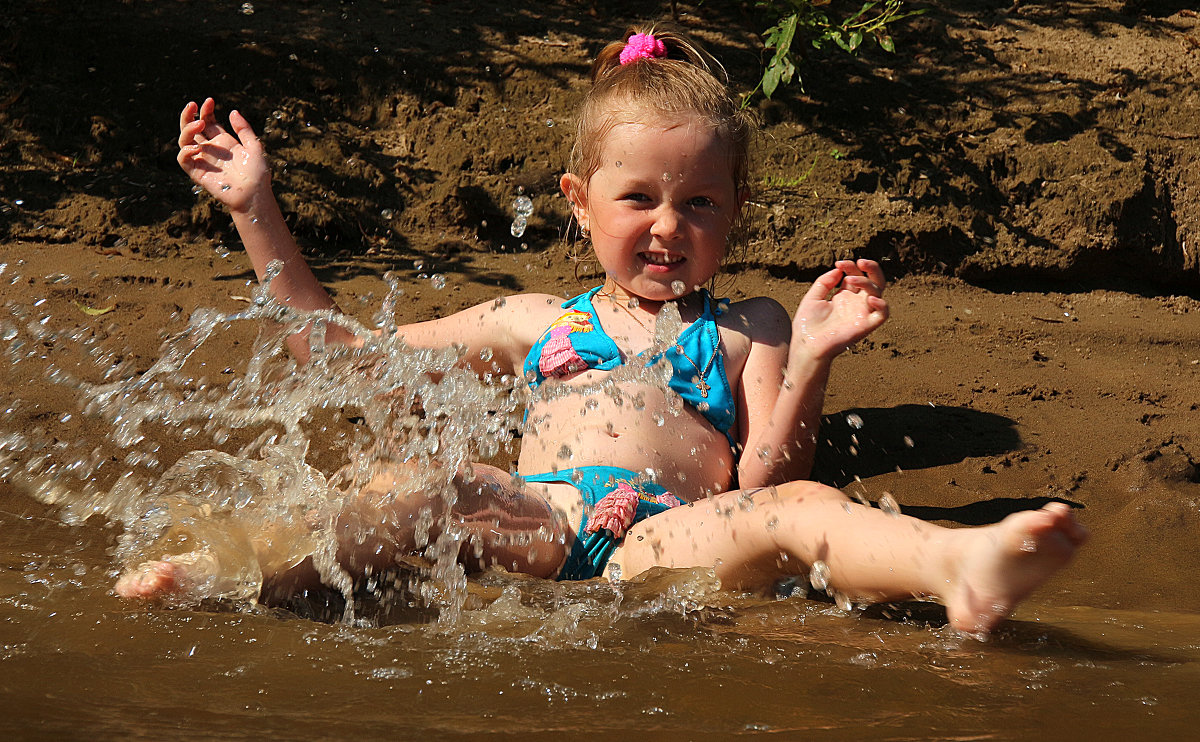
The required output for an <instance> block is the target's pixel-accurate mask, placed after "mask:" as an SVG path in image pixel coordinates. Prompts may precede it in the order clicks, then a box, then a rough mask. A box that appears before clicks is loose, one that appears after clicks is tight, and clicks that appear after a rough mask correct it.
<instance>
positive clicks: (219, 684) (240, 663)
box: [0, 488, 1200, 739]
mask: <svg viewBox="0 0 1200 742" xmlns="http://www.w3.org/2000/svg"><path fill="white" fill-rule="evenodd" d="M0 529H2V532H3V533H4V534H5V537H4V541H3V546H2V547H0V560H2V563H3V570H2V571H0V595H2V596H3V597H2V598H0V663H2V667H3V673H2V674H0V688H2V693H0V697H2V698H3V699H4V706H5V709H6V711H5V713H4V714H3V715H0V736H3V737H4V738H6V739H21V738H33V737H39V738H47V737H49V738H54V737H59V736H88V737H93V738H94V737H107V736H117V735H120V736H121V737H123V738H165V737H174V736H176V735H178V734H179V733H180V731H181V730H185V729H186V730H190V731H189V733H190V734H195V735H196V736H199V737H205V738H254V739H262V738H264V737H266V738H270V737H273V736H274V737H283V738H297V737H315V736H320V737H327V736H328V737H335V738H343V737H352V736H353V737H359V736H367V735H375V734H389V735H393V736H395V735H397V734H399V735H401V738H406V737H408V736H410V735H414V734H416V733H417V732H421V733H424V734H433V735H435V736H436V737H438V738H441V737H475V736H478V735H480V734H483V733H493V734H494V733H499V734H502V735H514V736H515V735H516V734H518V733H527V732H533V733H538V732H540V733H548V732H554V733H561V732H568V733H570V732H589V733H600V734H601V735H602V736H604V737H612V736H617V735H618V734H625V733H653V736H655V737H656V738H666V739H675V738H677V739H720V738H725V737H728V736H732V735H737V734H745V733H750V732H762V733H779V732H803V733H804V735H805V736H806V737H808V736H819V737H821V738H827V739H862V738H870V739H964V738H973V739H974V738H980V739H1034V738H1054V737H1059V738H1065V739H1078V738H1082V737H1085V736H1087V737H1090V738H1093V739H1119V738H1137V739H1149V738H1175V737H1177V738H1186V735H1187V734H1190V733H1191V730H1192V721H1193V718H1192V717H1193V712H1192V710H1191V709H1192V706H1193V703H1194V699H1193V698H1192V697H1191V691H1190V690H1189V689H1194V688H1196V687H1198V684H1200V618H1197V617H1196V616H1193V615H1183V614H1178V615H1172V614H1162V613H1156V614H1140V613H1133V612H1119V611H1111V610H1104V611H1101V610H1096V609H1090V608H1082V607H1079V608H1071V607H1067V608H1055V609H1048V608H1042V607H1033V608H1029V609H1026V610H1023V611H1022V612H1021V613H1019V614H1018V619H1019V620H1017V621H1014V622H1011V623H1010V624H1008V625H1007V626H1006V628H1005V629H1004V630H1003V631H1002V632H1001V633H1000V634H998V635H997V636H995V637H993V638H992V639H991V640H990V641H988V642H986V643H981V642H978V641H975V640H972V639H962V638H959V637H956V636H953V635H952V634H950V633H949V632H947V631H946V630H945V629H944V628H938V627H937V626H936V618H937V611H936V610H934V611H926V612H924V615H925V617H927V618H931V619H935V620H934V623H933V625H930V624H926V623H924V622H921V621H917V620H914V619H911V618H910V619H908V620H903V621H902V620H897V619H885V618H882V617H877V616H869V615H863V614H859V613H855V614H852V615H847V614H845V613H843V612H842V611H840V610H838V609H837V608H836V607H834V606H832V605H831V604H829V603H826V602H818V601H815V600H807V599H803V598H791V599H787V600H778V601H774V600H761V599H750V598H745V597H738V596H730V595H724V594H720V593H715V594H714V593H712V592H711V589H710V588H709V587H708V586H707V581H706V580H705V579H704V576H703V575H693V574H686V575H671V576H668V577H666V578H659V579H658V580H657V582H656V583H655V584H652V585H646V586H640V587H639V586H629V587H628V588H627V589H626V594H624V595H622V596H621V597H620V604H619V605H617V601H618V597H617V596H616V595H615V594H614V593H613V591H612V590H611V589H610V588H608V587H607V586H604V585H600V584H596V585H590V586H575V587H574V588H572V589H563V588H561V587H560V586H556V585H551V584H549V583H540V582H537V581H530V580H523V579H520V578H516V577H504V578H489V579H488V580H485V582H486V583H487V584H486V585H484V586H481V587H479V590H481V591H483V590H485V589H486V590H487V591H488V592H489V595H488V597H489V598H492V597H494V596H495V594H496V593H497V592H499V593H500V597H498V598H495V600H494V601H493V602H492V603H491V604H489V605H488V606H486V607H479V608H475V609H467V610H465V611H464V613H463V615H462V618H461V619H460V621H459V623H458V624H457V625H456V626H454V627H451V628H446V627H443V626H440V625H439V624H437V623H432V622H428V621H417V620H410V621H401V622H399V623H396V624H392V625H385V626H380V627H355V626H348V625H345V624H339V623H321V622H316V621H311V620H306V619H301V618H296V617H294V616H292V615H289V614H287V613H283V612H279V611H274V612H271V611H266V610H259V611H256V612H240V613H239V612H221V611H194V610H183V609H178V610H164V609H154V608H146V607H144V606H139V605H132V604H129V603H127V602H124V601H121V600H118V599H117V598H115V597H114V596H112V595H111V593H110V592H109V588H110V585H111V583H112V579H113V576H114V574H113V571H112V569H111V566H110V562H109V557H108V550H109V549H110V548H111V546H112V545H113V543H114V536H115V534H114V531H113V529H111V528H106V527H105V526H104V524H103V523H102V522H98V519H92V520H91V521H89V523H88V524H86V525H84V526H82V527H68V526H64V525H61V524H60V523H58V522H57V521H56V520H55V519H54V518H53V517H52V515H51V514H50V512H49V511H48V509H46V508H45V507H44V506H41V505H39V504H37V503H33V502H31V501H29V500H28V499H26V498H23V497H22V496H19V495H17V494H15V493H14V492H13V491H12V490H11V489H9V488H5V489H4V491H3V494H2V495H0ZM505 589H507V592H505ZM560 589H563V590H564V591H563V592H557V591H558V590H560ZM672 591H674V592H675V593H676V594H677V595H676V597H675V598H674V599H671V600H666V601H662V600H657V601H656V600H655V598H654V597H653V596H657V595H660V594H662V593H664V592H665V593H668V594H669V593H671V592H672ZM689 591H691V592H692V595H691V598H690V599H682V598H679V597H678V594H679V593H687V592H689ZM631 593H632V594H631ZM697 598H699V602H700V603H703V604H705V605H707V606H709V607H707V608H704V609H700V608H697V607H696V606H697V600H696V599H697ZM556 600H557V601H558V604H557V605H555V601H556ZM917 613H918V615H923V614H922V612H921V611H917Z"/></svg>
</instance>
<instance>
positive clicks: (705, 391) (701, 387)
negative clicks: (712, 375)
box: [696, 376, 712, 399]
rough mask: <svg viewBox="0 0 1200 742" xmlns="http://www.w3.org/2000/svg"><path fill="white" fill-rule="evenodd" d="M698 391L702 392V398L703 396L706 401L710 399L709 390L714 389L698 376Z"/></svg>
mask: <svg viewBox="0 0 1200 742" xmlns="http://www.w3.org/2000/svg"><path fill="white" fill-rule="evenodd" d="M696 389H698V390H699V391H700V396H701V397H704V398H705V399H708V390H709V389H712V387H710V386H709V385H708V384H707V383H706V382H705V381H704V379H701V378H700V377H698V376H697V377H696Z"/></svg>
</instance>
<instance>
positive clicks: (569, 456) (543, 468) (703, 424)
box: [518, 386, 734, 525]
mask: <svg viewBox="0 0 1200 742" xmlns="http://www.w3.org/2000/svg"><path fill="white" fill-rule="evenodd" d="M597 465H604V466H618V467H622V468H624V469H629V470H631V471H634V472H639V473H642V472H645V473H647V474H650V475H651V476H653V477H654V479H655V481H657V482H658V483H659V484H660V485H662V486H663V487H665V488H666V489H668V490H670V491H671V492H672V493H673V494H675V495H676V496H677V497H679V498H681V499H683V500H685V501H689V502H690V501H694V500H697V499H700V498H702V497H705V496H707V495H709V494H716V493H720V492H724V491H725V490H727V489H729V486H730V483H731V482H732V479H733V466H734V458H733V452H732V450H731V449H730V446H729V441H728V440H727V439H726V438H725V436H724V435H723V434H722V433H720V432H718V431H716V430H715V429H714V428H713V427H712V425H710V424H709V423H708V421H707V420H705V419H704V417H703V416H702V415H701V414H700V413H699V412H698V411H696V410H695V409H693V408H691V407H689V406H687V405H686V404H681V403H680V402H679V400H678V398H677V397H676V398H675V400H674V403H673V404H672V401H671V400H670V399H669V398H668V396H667V394H665V393H664V392H663V391H662V390H661V389H656V388H654V387H650V386H646V387H641V388H636V389H633V390H629V389H626V390H623V393H622V394H621V395H620V396H619V397H613V396H610V395H608V394H605V393H579V394H575V393H570V394H566V395H561V396H555V395H552V396H551V397H550V398H548V399H542V400H537V401H535V403H534V404H532V405H531V406H530V408H529V415H528V417H527V422H526V427H525V431H524V437H523V439H522V442H521V456H520V459H519V461H518V469H519V471H520V473H521V474H525V475H533V474H542V473H545V472H550V471H556V470H561V469H571V468H576V467H581V466H597ZM537 489H539V490H543V494H545V496H546V497H547V499H548V500H550V502H551V504H552V505H554V506H555V507H557V508H560V509H562V510H563V511H565V512H567V513H568V514H570V513H571V512H573V511H575V510H576V509H577V508H578V505H577V503H578V502H579V494H578V492H577V491H575V489H574V487H571V486H569V485H548V486H545V487H544V488H543V487H538V488H537ZM576 517H577V515H576ZM572 525H575V524H574V523H572Z"/></svg>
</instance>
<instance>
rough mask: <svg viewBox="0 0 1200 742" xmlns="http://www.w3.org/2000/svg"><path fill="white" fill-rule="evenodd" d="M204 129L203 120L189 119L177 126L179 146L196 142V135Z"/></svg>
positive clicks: (186, 145) (187, 145)
mask: <svg viewBox="0 0 1200 742" xmlns="http://www.w3.org/2000/svg"><path fill="white" fill-rule="evenodd" d="M203 129H204V122H203V121H191V122H189V123H186V124H183V125H182V126H180V127H179V147H180V148H181V149H182V148H183V147H189V146H191V145H193V144H195V143H196V135H198V134H199V133H200V132H201V130H203Z"/></svg>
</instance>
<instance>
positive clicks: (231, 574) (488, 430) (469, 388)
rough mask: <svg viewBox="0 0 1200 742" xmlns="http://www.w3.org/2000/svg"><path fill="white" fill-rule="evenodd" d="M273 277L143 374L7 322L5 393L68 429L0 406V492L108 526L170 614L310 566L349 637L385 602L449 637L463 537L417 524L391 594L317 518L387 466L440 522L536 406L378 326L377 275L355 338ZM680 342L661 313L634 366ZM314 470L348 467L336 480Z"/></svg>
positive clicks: (361, 535)
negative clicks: (341, 557) (175, 588)
mask: <svg viewBox="0 0 1200 742" xmlns="http://www.w3.org/2000/svg"><path fill="white" fill-rule="evenodd" d="M414 267H415V268H416V269H418V270H420V269H421V268H422V267H423V266H421V265H414ZM279 268H280V266H278V265H272V266H269V268H268V271H267V276H266V280H265V282H264V284H262V285H259V286H257V287H256V288H255V289H254V290H253V292H252V295H251V297H250V299H249V301H248V303H247V305H246V306H245V307H244V308H243V309H241V310H240V311H237V312H221V311H217V310H214V309H199V310H197V311H195V312H193V313H192V315H191V316H190V318H188V320H187V321H186V326H183V327H182V328H181V329H174V330H173V331H171V332H164V334H163V337H164V343H163V345H162V347H161V350H160V355H159V357H158V358H157V359H155V360H154V361H153V363H151V364H150V365H149V366H148V367H145V369H144V370H139V368H138V365H137V362H136V358H135V356H134V355H133V354H132V353H128V352H121V351H118V350H115V349H114V348H112V347H110V340H109V339H108V333H107V332H105V331H99V330H97V329H96V328H95V327H78V326H72V327H67V328H63V329H53V327H54V325H55V320H57V321H61V318H56V317H53V316H52V315H51V314H50V312H49V311H48V310H47V309H46V308H45V307H21V306H14V305H9V306H7V307H5V308H4V310H3V312H4V314H0V341H2V344H0V351H2V352H3V354H4V356H5V358H6V359H7V361H8V363H9V366H10V371H12V372H13V374H14V376H13V378H14V379H16V380H17V383H14V384H13V385H12V388H13V389H18V388H21V384H22V382H21V381H20V380H19V378H18V377H20V378H24V379H30V380H32V379H36V380H37V381H38V383H42V380H43V379H44V380H45V381H46V382H49V383H51V384H54V385H55V386H56V387H57V388H59V389H62V390H64V391H65V392H68V393H69V394H71V395H73V396H74V397H75V398H76V400H77V403H78V406H79V408H80V410H81V412H82V414H78V413H75V414H73V413H71V412H66V411H65V410H64V409H62V408H63V407H68V406H69V403H64V404H63V405H61V406H60V408H59V409H57V410H54V411H53V412H54V414H53V416H52V417H49V418H47V419H50V420H51V421H52V422H53V423H54V424H55V425H60V426H74V428H73V429H74V430H75V431H76V432H75V433H74V434H70V433H64V432H63V431H59V430H55V429H54V428H53V426H50V425H49V423H48V424H47V425H46V426H33V427H32V428H26V427H22V426H18V425H17V424H15V422H14V421H15V420H16V419H18V418H17V416H18V415H25V418H26V419H28V417H29V415H28V413H29V407H30V406H31V404H33V403H29V402H26V401H24V400H21V399H19V398H13V399H7V398H5V396H6V395H7V394H9V393H7V392H0V476H3V477H4V478H5V479H6V480H8V481H12V482H14V483H17V484H18V485H19V486H20V487H21V488H22V489H24V490H26V491H27V492H29V493H30V494H32V495H33V496H34V497H36V498H37V499H39V500H41V501H43V502H45V503H48V504H52V505H54V506H56V507H57V508H58V511H59V513H60V517H61V518H62V520H63V521H64V522H66V523H68V524H72V525H80V524H82V523H84V522H85V521H87V520H88V519H89V518H92V517H94V516H101V517H103V518H105V519H107V520H108V521H109V522H111V523H114V524H118V525H120V526H121V527H122V534H121V536H120V538H119V542H118V545H117V548H116V551H115V558H116V561H117V563H118V569H120V570H128V569H131V568H135V567H137V566H138V565H139V564H141V563H142V562H145V561H148V560H163V561H166V562H169V563H172V564H175V565H178V566H180V567H181V568H182V569H183V570H184V573H185V574H186V575H187V577H188V579H187V582H186V584H185V585H184V586H183V587H184V588H185V589H184V591H183V592H181V593H178V594H176V595H175V596H174V598H173V602H174V603H175V604H177V605H197V604H200V603H202V602H205V601H209V600H218V601H222V602H233V603H239V604H251V603H253V602H254V601H255V600H256V599H258V598H259V597H260V596H261V595H262V594H263V591H264V589H265V588H266V587H267V585H266V583H268V582H269V579H268V577H267V576H268V575H271V574H277V573H280V572H283V571H286V570H289V569H293V568H299V567H301V566H302V563H304V562H306V561H308V562H310V564H311V568H312V569H314V570H315V571H316V572H317V574H318V575H319V577H320V579H321V581H322V582H323V583H324V584H326V585H328V586H331V587H333V588H335V589H336V590H337V591H339V592H340V593H341V594H342V597H343V599H344V601H345V606H346V613H345V614H344V616H343V618H344V619H345V620H347V621H351V622H355V621H361V620H364V619H362V618H361V616H362V613H361V612H359V613H356V610H357V609H356V606H362V605H363V599H364V591H366V592H367V593H369V595H368V597H371V598H373V599H375V600H376V601H377V602H387V601H390V600H392V599H393V593H395V592H396V590H399V592H400V593H402V595H400V596H399V597H398V598H396V599H397V600H400V601H408V604H412V603H413V602H415V603H417V604H420V605H424V606H429V607H432V608H433V609H434V610H435V612H436V615H437V616H438V618H439V622H441V623H444V624H446V625H454V624H455V622H457V621H458V620H459V619H460V617H461V615H462V611H463V610H464V606H466V605H469V604H471V601H472V600H473V599H474V598H473V596H472V592H471V589H470V586H469V585H468V584H467V580H466V576H465V574H464V572H463V570H462V567H461V566H460V565H459V563H458V559H457V557H458V555H459V553H460V551H461V546H462V543H463V539H464V538H466V535H465V534H463V533H461V532H459V531H456V530H455V528H453V527H448V526H447V524H445V523H438V522H437V520H438V519H437V518H435V517H434V515H433V513H432V512H429V513H426V514H424V515H423V516H422V518H421V519H420V523H421V528H420V529H419V530H420V531H423V536H422V535H421V534H418V541H421V543H430V542H432V543H431V544H430V546H429V548H428V549H426V550H425V552H424V553H425V556H426V557H427V558H428V559H427V560H426V561H422V562H421V563H420V564H419V565H418V566H415V567H413V568H412V569H408V568H407V567H406V566H405V565H400V567H401V568H402V571H404V570H407V572H405V574H410V575H412V578H411V579H410V580H409V581H406V582H405V583H404V584H402V585H400V586H399V587H398V588H397V586H396V585H395V584H394V582H393V583H388V582H387V581H386V580H382V579H378V578H377V577H376V576H374V575H367V576H366V577H365V578H364V577H363V576H361V575H360V576H359V577H358V579H355V578H353V577H352V576H351V575H350V574H348V573H347V572H346V571H345V570H343V569H342V567H341V566H340V564H339V561H338V559H337V558H336V557H337V549H338V543H339V540H338V538H335V535H334V533H333V530H334V529H333V528H332V527H331V526H332V524H333V521H332V514H336V513H338V512H341V511H342V510H343V507H344V505H345V504H346V502H347V498H349V497H352V496H353V495H354V493H355V492H356V485H357V484H358V483H363V482H367V481H368V480H369V479H370V478H371V476H372V474H373V473H374V472H376V471H378V470H379V468H380V467H393V466H405V467H408V468H410V469H415V470H417V471H421V472H424V473H425V474H424V476H423V478H422V479H421V480H420V481H419V482H418V483H417V484H418V485H419V490H420V491H422V492H424V493H426V494H428V496H429V497H430V498H441V500H442V501H443V502H444V503H445V504H446V505H447V507H446V508H443V512H449V507H448V506H449V505H451V504H453V502H454V499H455V497H456V494H455V493H456V490H455V489H454V487H453V486H452V482H451V475H452V473H453V472H455V471H460V470H463V469H464V468H465V467H469V462H471V461H478V460H486V459H490V458H492V457H494V456H497V455H498V454H499V453H500V452H502V451H503V450H505V448H506V447H507V446H509V444H510V443H512V442H513V439H514V431H516V430H518V429H520V427H521V415H522V411H523V407H524V405H526V404H527V403H530V402H536V401H538V400H539V399H540V397H532V398H531V397H530V393H529V391H528V389H527V387H526V385H525V383H524V380H523V379H520V378H513V377H511V376H500V375H492V376H491V377H490V378H489V379H488V380H487V381H482V380H480V379H479V378H478V377H477V376H476V375H475V373H474V372H473V371H471V370H469V369H468V368H466V364H464V363H462V361H463V358H462V351H461V350H460V349H457V348H449V349H439V350H431V349H416V348H412V347H409V346H407V345H405V344H404V343H403V342H402V341H401V339H400V338H399V332H398V329H399V325H398V323H397V318H396V314H397V306H398V304H399V303H400V300H401V298H402V297H403V295H404V291H403V289H402V288H401V286H400V280H401V279H400V278H399V276H397V275H394V274H391V273H389V274H385V276H384V280H385V282H386V283H387V284H388V291H387V294H386V296H385V297H384V299H383V301H382V303H381V304H380V308H379V311H378V312H377V313H376V314H375V315H374V317H373V318H372V324H371V325H370V326H368V325H365V324H362V323H360V322H358V321H357V320H355V319H354V318H352V317H349V316H347V315H343V314H339V313H337V312H335V311H333V310H323V311H298V310H295V309H292V308H289V307H287V306H284V305H282V304H280V303H278V302H277V301H275V300H274V298H273V296H272V293H271V289H270V283H271V281H272V280H274V277H275V276H276V275H278V272H279ZM494 306H495V307H496V308H497V309H500V308H503V307H504V306H505V302H504V300H503V299H500V300H497V301H496V302H495V304H494ZM109 328H110V330H111V332H117V331H119V329H120V328H119V327H118V326H117V325H116V324H111V325H109ZM247 328H250V329H253V330H255V331H257V337H256V338H255V340H254V342H253V343H252V345H251V347H250V349H249V350H248V352H246V353H245V355H244V357H243V358H242V359H240V360H237V359H233V358H231V356H230V351H229V349H230V348H232V347H233V344H232V343H231V342H229V336H230V334H231V333H232V334H237V333H239V332H240V333H242V336H243V337H244V336H245V335H244V331H245V329H247ZM682 329H683V323H682V320H681V318H680V316H679V312H678V309H677V307H675V306H674V304H672V303H668V304H667V305H666V308H665V310H664V311H663V312H661V313H660V315H659V317H658V318H657V320H656V324H655V337H654V342H653V346H654V348H655V350H654V351H652V352H653V353H658V352H661V351H663V350H665V349H667V348H669V347H671V346H672V344H673V343H674V342H675V341H676V340H677V338H678V335H679V333H680V332H681V331H682ZM332 331H340V332H344V333H347V334H349V335H351V336H353V337H354V338H356V343H357V347H349V346H347V345H344V344H341V343H327V342H326V336H327V335H328V333H329V332H332ZM296 335H300V336H302V337H305V338H306V340H307V348H308V351H309V353H310V354H311V359H310V361H309V362H307V363H305V364H297V363H296V362H295V361H293V360H292V359H291V357H290V355H289V353H288V351H287V350H286V343H287V341H288V338H289V337H291V336H296ZM485 354H486V351H485ZM214 355H216V356H218V357H219V358H220V364H228V365H225V366H224V368H223V371H221V372H220V374H219V375H218V376H217V378H216V379H215V380H210V379H208V378H206V377H205V376H204V375H203V374H202V373H201V372H202V371H204V370H205V361H204V360H203V359H205V358H207V359H209V360H211V359H212V357H213V356H214ZM481 357H483V356H481ZM484 360H486V358H485V359H484ZM221 367H222V366H221V365H218V368H221ZM670 375H671V368H670V365H669V363H666V362H660V363H657V364H652V365H650V366H642V365H640V364H630V365H627V366H623V367H620V368H618V369H615V370H614V371H613V372H612V373H611V374H610V375H609V376H608V377H607V378H605V379H604V380H603V381H602V382H599V383H596V384H593V385H556V384H545V385H542V386H541V387H539V388H538V390H537V392H536V393H535V394H537V395H542V397H545V398H553V397H555V396H557V395H567V394H576V395H584V396H587V395H595V396H596V397H597V398H599V396H600V395H605V396H607V397H609V398H611V399H612V401H614V402H615V403H617V404H625V403H628V404H630V405H631V406H636V405H637V404H638V395H637V390H639V389H641V388H644V387H645V386H646V385H655V386H657V387H659V388H663V389H665V388H666V387H667V381H668V380H669V378H670ZM30 383H32V381H31V382H30ZM630 390H633V391H632V392H631V391H630ZM11 394H12V395H15V392H12V393H11ZM668 401H669V411H670V414H676V415H677V414H680V413H681V412H682V410H683V407H684V406H683V403H682V401H681V400H679V399H678V398H677V395H673V393H668ZM642 404H644V402H642ZM348 418H350V419H352V420H353V421H354V422H353V424H350V423H348V422H347V419H348ZM660 424H662V423H660ZM14 429H16V430H14ZM566 455H567V457H568V458H570V456H571V455H572V452H570V451H569V450H568V451H567V452H566ZM331 459H333V460H335V461H336V464H337V465H340V464H342V462H344V461H347V460H348V461H349V462H350V463H349V464H346V465H345V466H342V468H340V469H336V466H334V467H331V466H329V465H328V462H329V461H330V460H331ZM321 462H323V463H321ZM323 471H324V472H325V473H323ZM328 472H332V473H328ZM647 476H649V477H652V476H653V473H650V474H648V475H647ZM373 527H374V526H372V525H370V524H365V525H363V526H361V529H360V530H358V531H355V532H353V533H351V534H349V536H345V535H343V536H342V537H341V538H342V541H341V542H342V543H344V541H345V539H346V538H350V539H356V538H357V539H361V540H363V541H365V540H366V539H367V538H370V537H371V536H372V535H374V534H373V533H372V531H371V529H372V528H373ZM435 531H436V535H435ZM526 536H527V537H528V538H539V537H544V536H545V534H541V535H539V534H537V533H530V534H526ZM410 566H411V565H410Z"/></svg>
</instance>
